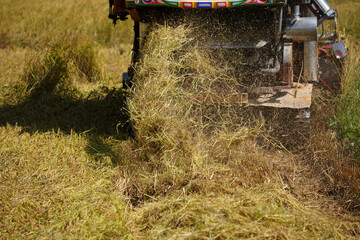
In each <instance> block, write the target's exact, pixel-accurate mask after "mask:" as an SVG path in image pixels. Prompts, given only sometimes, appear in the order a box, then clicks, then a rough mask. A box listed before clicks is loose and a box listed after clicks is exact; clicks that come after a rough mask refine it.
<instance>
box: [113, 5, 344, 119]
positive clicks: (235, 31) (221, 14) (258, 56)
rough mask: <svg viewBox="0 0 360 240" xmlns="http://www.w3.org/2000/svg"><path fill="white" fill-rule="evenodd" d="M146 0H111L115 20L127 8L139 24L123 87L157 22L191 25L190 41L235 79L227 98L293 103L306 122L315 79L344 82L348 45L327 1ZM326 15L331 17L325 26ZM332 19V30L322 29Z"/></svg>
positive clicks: (334, 87)
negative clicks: (220, 0)
mask: <svg viewBox="0 0 360 240" xmlns="http://www.w3.org/2000/svg"><path fill="white" fill-rule="evenodd" d="M147 1H148V0H140V1H137V0H135V2H131V1H130V0H128V1H124V0H115V1H110V15H109V17H110V18H112V19H113V20H114V22H115V23H116V20H117V19H122V20H123V19H125V18H126V17H127V15H130V16H131V18H132V19H133V20H134V23H135V24H134V33H135V37H134V47H133V56H132V64H131V66H130V68H129V71H128V72H127V73H124V75H123V86H124V87H126V88H131V87H132V84H133V83H132V79H133V77H134V67H135V65H136V64H137V62H138V61H139V59H140V55H141V49H142V47H143V46H144V43H145V42H146V36H147V34H148V31H149V30H151V28H152V26H153V25H156V24H166V25H173V26H177V25H188V26H190V27H193V29H194V31H193V35H192V36H191V39H192V41H190V42H189V44H188V45H189V47H190V46H191V47H193V46H196V47H197V48H198V49H201V50H202V49H203V50H204V51H206V52H207V53H209V54H208V55H209V57H210V58H211V60H212V61H213V62H214V64H218V65H219V66H222V67H223V68H226V69H229V74H230V75H232V76H233V77H234V78H235V79H236V80H237V84H236V93H235V94H234V92H232V93H231V95H230V94H228V93H227V92H226V91H225V90H224V89H225V88H226V87H225V88H224V89H220V90H219V91H220V92H223V93H224V97H223V98H221V99H220V100H219V101H223V102H224V103H226V104H229V103H230V104H242V105H245V106H255V107H259V109H263V108H264V107H270V108H282V109H294V111H295V114H294V113H292V114H291V115H294V116H296V118H298V119H300V121H302V119H308V118H309V117H310V107H311V102H312V94H313V87H314V86H319V85H323V86H326V88H328V89H330V90H331V91H334V92H336V91H337V89H338V88H339V86H340V84H341V73H342V61H343V59H344V58H345V56H346V51H345V46H344V42H343V41H337V40H338V36H337V32H336V24H337V22H336V21H337V13H336V11H335V10H333V9H332V8H331V7H330V6H329V4H328V3H327V2H326V1H325V0H299V1H298V0H294V1H291V0H288V1H286V0H280V1H275V0H265V1H258V0H250V1H249V0H248V1H230V2H215V1H212V2H205V1H200V0H198V1H195V2H185V1H161V0H149V2H147ZM175 3H176V4H177V5H176V6H175ZM208 3H210V5H209V4H208ZM222 3H224V4H225V5H220V4H222ZM206 4H208V5H207V7H203V6H206ZM236 4H238V5H236ZM170 5H171V6H170ZM190 6H191V7H190ZM219 6H224V7H219ZM325 20H331V21H327V22H328V23H327V24H325V27H324V21H325ZM329 26H330V27H332V32H331V33H330V34H329V33H325V29H329ZM319 29H320V30H319ZM186 50H187V46H184V47H183V51H186ZM334 75H336V76H334ZM324 78H325V79H324ZM219 88H221V86H219ZM211 101H214V99H211ZM204 103H205V104H206V100H204ZM220 103H221V102H220ZM287 115H289V114H287Z"/></svg>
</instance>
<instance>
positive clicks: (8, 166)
mask: <svg viewBox="0 0 360 240" xmlns="http://www.w3.org/2000/svg"><path fill="white" fill-rule="evenodd" d="M329 2H330V3H331V4H333V6H334V7H336V8H338V10H339V13H340V31H341V34H342V36H345V37H346V42H347V46H348V47H349V51H350V53H349V56H348V58H347V62H346V75H345V82H344V89H343V93H342V94H341V95H340V96H336V97H335V96H330V97H326V98H325V97H323V96H324V95H322V94H320V97H319V98H318V99H317V101H316V102H317V105H316V106H317V108H319V109H320V110H319V111H320V112H321V113H323V114H321V115H320V114H319V115H318V116H317V117H316V119H315V120H314V124H313V126H314V127H313V129H312V132H311V136H310V138H309V141H310V144H309V147H307V149H306V151H304V152H302V153H296V152H293V153H291V152H289V151H286V150H284V149H278V148H270V149H267V148H266V149H265V148H263V147H262V146H258V145H257V143H256V137H257V136H265V137H266V135H264V133H263V129H262V128H261V121H259V124H258V128H254V129H253V128H243V127H239V128H236V129H235V130H233V131H229V130H228V129H226V128H223V129H221V130H219V131H218V132H217V133H216V135H213V136H211V137H207V136H205V135H201V131H200V130H199V129H194V127H193V126H192V125H191V124H190V125H189V124H188V123H189V119H188V118H187V116H186V115H184V114H179V113H182V112H181V109H180V108H178V107H179V106H182V105H181V104H182V102H181V98H178V99H176V100H175V99H173V98H172V96H174V95H173V93H174V92H173V91H171V90H172V88H171V87H173V85H172V84H173V83H171V82H169V81H168V80H169V79H170V78H169V77H171V79H175V80H176V79H177V77H178V76H176V75H175V76H174V75H166V73H168V72H169V71H168V70H169V68H171V67H174V66H175V67H181V65H180V64H188V62H185V63H177V62H171V61H170V62H169V59H170V57H169V56H171V51H172V50H174V49H172V47H173V46H176V44H178V43H179V42H180V43H181V41H183V40H184V39H183V34H184V32H183V31H184V29H181V28H176V29H167V28H160V29H158V30H157V31H158V32H157V34H154V36H153V38H152V40H151V41H154V42H155V43H158V44H159V49H161V47H163V48H164V49H165V51H161V54H159V52H157V51H159V49H156V48H155V49H148V50H147V52H146V54H147V56H149V59H147V61H149V62H146V59H144V63H147V65H145V67H144V68H143V69H139V75H138V76H139V79H140V80H139V81H140V82H141V81H143V83H142V84H143V85H140V86H142V88H139V93H140V94H139V95H137V96H136V97H134V98H133V99H132V100H131V101H128V102H126V101H127V100H126V96H127V95H128V93H127V92H126V91H124V90H123V89H122V88H121V75H122V73H123V72H125V71H126V70H127V68H128V66H129V63H130V56H131V49H132V22H131V21H130V20H129V21H126V22H121V23H118V24H117V25H116V27H113V25H112V23H111V21H110V20H109V19H107V14H108V2H107V1H97V0H88V1H84V0H80V1H70V0H64V1H48V0H42V1H34V0H29V1H9V0H0V5H1V7H0V19H1V21H0V196H1V197H0V238H1V239H49V238H50V239H90V238H94V239H243V238H250V239H358V238H359V236H360V224H359V213H360V212H359V211H360V182H359V181H360V170H359V167H358V162H357V159H359V154H360V142H359V141H360V140H359V139H360V111H359V106H360V57H359V53H360V49H359V43H360V25H359V24H358V23H359V22H360V16H359V15H358V13H359V12H360V3H359V2H356V1H345V0H342V1H340V0H332V1H329ZM169 36H171V37H170V38H169ZM162 39H168V42H167V45H166V44H164V45H161V44H160V43H161V42H162V41H161V40H162ZM169 39H170V40H169ZM191 56H192V57H191V59H195V60H196V59H197V58H196V57H199V56H194V55H191ZM151 57H152V58H151ZM154 59H156V60H157V61H158V62H163V63H164V64H157V65H156V66H152V65H151V61H153V60H154ZM189 59H190V58H189ZM195 60H191V61H195ZM197 60H199V69H200V70H199V73H197V74H198V75H196V76H197V77H199V79H200V78H201V77H202V74H213V76H218V75H217V74H219V73H218V72H215V71H211V70H208V68H207V66H206V64H207V63H206V61H201V60H204V59H201V58H200V57H199V59H197ZM200 62H201V64H200ZM148 69H152V72H150V73H149V72H148ZM155 80H161V81H155ZM159 82H160V84H164V85H166V86H169V88H167V91H164V90H163V89H162V88H161V87H163V86H164V85H160V86H159V85H156V84H158V83H159ZM146 83H148V85H146ZM167 84H168V85H167ZM150 90H151V94H150V92H149V91H150ZM141 93H144V94H141ZM160 93H161V94H160ZM159 94H160V95H161V97H159ZM325 95H327V94H326V93H325ZM169 99H172V100H174V101H173V102H172V100H170V101H168V100H169ZM169 102H171V104H170V103H169ZM149 103H152V104H153V105H149ZM128 104H130V107H127V106H129V105H128ZM150 109H152V110H151V111H150ZM139 110H142V111H139ZM190 120H191V119H190ZM130 122H132V123H136V129H135V132H131V131H130V130H129V129H130V128H129V123H130ZM179 125H180V126H181V127H179ZM219 125H221V124H219ZM189 126H190V127H189ZM189 131H191V133H190V134H189Z"/></svg>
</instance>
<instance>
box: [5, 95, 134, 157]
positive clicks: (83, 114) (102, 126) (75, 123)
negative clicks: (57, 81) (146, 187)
mask: <svg viewBox="0 0 360 240" xmlns="http://www.w3.org/2000/svg"><path fill="white" fill-rule="evenodd" d="M94 95H95V96H94ZM7 125H12V126H20V127H22V131H23V132H28V133H30V134H35V133H37V132H40V133H41V132H49V131H55V132H61V133H64V134H72V133H76V134H83V136H85V137H86V138H87V141H88V143H87V147H86V148H85V150H86V152H87V153H88V154H89V155H91V156H93V157H94V159H95V160H98V159H100V157H99V156H102V157H104V156H107V157H109V158H110V159H111V161H112V162H113V164H115V163H116V162H118V159H117V158H118V157H117V155H116V153H115V152H114V151H113V150H112V147H111V143H109V142H108V141H105V140H106V139H108V138H110V139H114V140H116V141H121V140H125V139H128V138H129V137H130V136H131V129H130V127H129V124H128V114H127V111H126V109H125V93H124V92H123V91H122V90H116V89H114V90H112V91H110V92H108V93H106V94H103V93H96V92H95V94H92V96H91V97H88V98H74V97H67V96H65V97H64V96H58V95H55V94H53V93H46V94H42V95H41V96H37V97H31V98H28V99H25V100H24V101H22V102H21V103H19V104H17V105H11V104H5V105H2V106H1V107H0V126H7Z"/></svg>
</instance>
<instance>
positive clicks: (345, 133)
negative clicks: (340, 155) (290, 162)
mask: <svg viewBox="0 0 360 240" xmlns="http://www.w3.org/2000/svg"><path fill="white" fill-rule="evenodd" d="M334 2H335V3H336V6H337V7H338V10H339V12H340V13H342V12H345V13H346V14H340V18H339V21H340V31H341V32H342V33H343V34H345V36H346V37H347V40H346V42H347V47H348V48H349V53H348V56H347V59H346V61H345V77H344V83H343V93H342V94H341V96H340V97H339V98H338V103H337V105H338V110H337V113H336V115H335V118H334V120H333V125H334V126H335V127H336V129H337V132H338V135H339V137H340V139H342V140H344V141H346V143H347V145H348V146H349V148H350V149H351V150H353V151H354V153H355V157H356V158H357V159H359V161H360V111H359V104H360V58H359V52H360V49H359V47H358V44H359V43H360V25H359V24H357V22H359V21H360V16H359V15H358V14H357V13H358V12H359V11H360V3H358V2H347V1H334Z"/></svg>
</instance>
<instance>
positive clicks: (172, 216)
mask: <svg viewBox="0 0 360 240" xmlns="http://www.w3.org/2000/svg"><path fill="white" fill-rule="evenodd" d="M189 31H191V30H190V29H186V28H184V27H182V26H179V27H175V28H172V27H169V26H165V27H161V26H160V27H157V28H155V29H154V30H153V31H152V33H151V34H150V35H149V37H148V39H147V40H148V41H147V46H148V47H145V50H144V52H143V58H142V61H141V62H140V64H139V65H138V66H137V68H136V70H137V72H136V81H135V90H134V94H133V96H132V97H131V98H130V99H129V100H128V106H129V112H130V121H131V122H132V124H133V128H134V135H135V139H134V140H129V141H128V142H125V143H123V147H122V149H123V156H124V157H123V159H127V160H128V161H129V162H126V163H124V166H126V168H125V179H123V180H121V181H120V183H119V184H120V185H119V187H120V189H122V190H123V192H124V193H125V195H127V196H128V200H129V202H130V203H131V204H132V205H133V206H135V207H136V208H135V211H136V213H137V214H138V215H139V217H138V219H137V220H136V223H137V225H139V229H138V230H137V231H140V233H137V234H138V235H139V236H138V237H139V238H141V236H144V235H145V236H150V238H155V239H158V238H161V239H213V238H214V239H239V238H278V239H304V238H305V239H313V238H318V239H329V238H342V237H344V238H349V239H350V238H352V237H353V236H355V235H356V234H358V231H359V229H358V228H359V226H358V224H356V223H355V222H352V221H353V220H351V219H352V218H351V217H349V220H350V221H349V220H348V221H346V220H345V221H343V220H339V217H338V216H336V214H330V213H325V212H326V211H329V210H330V208H331V210H334V209H333V208H332V205H333V204H334V203H332V202H331V201H330V200H329V199H327V198H326V197H324V196H321V195H320V194H319V193H320V192H319V193H318V194H317V195H316V191H321V190H322V189H323V187H324V185H322V184H318V185H317V188H316V191H314V190H315V189H314V186H311V185H310V184H316V181H319V179H320V178H315V177H314V176H315V174H306V173H305V171H306V170H305V169H306V165H305V163H304V162H302V163H300V162H299V163H296V160H295V159H294V158H293V157H292V156H291V155H288V154H286V153H284V152H283V153H279V154H276V153H275V152H270V151H266V150H264V149H262V148H261V147H259V146H257V144H256V141H255V137H256V136H258V134H259V131H260V129H253V128H250V127H249V126H244V123H246V122H247V121H244V122H241V121H239V119H238V118H237V115H232V114H233V112H231V111H230V112H228V111H226V110H227V108H220V107H219V106H218V105H217V104H216V103H215V102H214V103H211V104H205V105H206V106H205V105H204V104H199V101H198V98H197V96H199V94H203V93H204V92H205V93H208V94H209V95H210V94H216V91H215V92H214V87H215V89H216V87H218V84H217V83H218V82H217V81H219V80H221V81H222V82H227V81H231V80H232V79H231V77H229V76H227V75H226V73H224V72H223V71H222V70H221V69H218V68H217V67H216V65H214V64H212V63H211V62H209V61H208V58H206V55H204V53H201V52H199V51H197V50H195V49H194V50H193V51H189V52H187V53H185V54H182V51H179V49H180V48H181V46H183V45H185V44H186V43H188V41H189V39H188V38H187V36H188V34H189ZM169 36H171V38H170V37H169ZM149 46H151V47H149ZM179 54H180V57H179V56H178V55H179ZM196 63H198V64H197V65H195V64H196ZM194 65H195V66H196V67H194ZM184 73H185V74H184ZM187 73H190V74H189V75H190V77H191V79H192V81H191V82H190V83H189V81H188V78H189V76H188V75H187ZM228 86H231V85H228ZM235 107H236V106H235ZM214 110H215V111H214ZM217 110H218V111H217ZM224 110H225V111H224ZM237 110H238V111H239V108H237ZM240 110H241V108H240ZM227 114H229V115H227ZM204 116H207V117H208V120H207V121H206V122H204V121H203V119H204ZM239 116H240V115H239ZM241 123H242V125H241ZM332 164H334V163H332ZM310 169H311V168H310ZM300 174H301V175H300ZM301 184H304V185H305V186H302V185H301ZM309 185H310V186H309ZM264 189H266V190H264ZM293 194H294V195H298V196H299V195H300V196H301V197H300V196H299V199H302V201H303V202H301V203H300V202H299V200H296V199H295V198H294V196H293ZM314 196H316V197H317V198H319V199H317V201H316V202H313V201H312V200H310V199H311V197H314ZM243 201H245V202H243ZM248 201H249V202H251V203H249V202H248ZM148 202H150V203H148ZM314 204H315V205H314ZM317 204H320V205H323V207H324V208H323V207H320V205H317ZM335 205H336V204H335ZM325 206H326V207H325ZM338 207H339V206H338ZM315 209H317V210H315ZM337 211H338V210H337ZM335 212H336V211H335ZM335 212H334V213H335ZM319 216H322V217H321V218H320V217H319ZM304 223H306V224H308V225H306V226H304ZM334 224H336V225H337V226H336V227H335V226H334ZM354 234H355V235H354ZM345 236H346V237H345Z"/></svg>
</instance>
